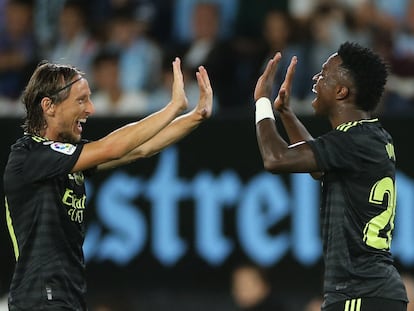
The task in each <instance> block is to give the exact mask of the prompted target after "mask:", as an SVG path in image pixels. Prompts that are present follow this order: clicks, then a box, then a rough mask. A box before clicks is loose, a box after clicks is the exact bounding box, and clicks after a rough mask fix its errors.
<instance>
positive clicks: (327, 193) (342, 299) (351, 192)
mask: <svg viewBox="0 0 414 311" xmlns="http://www.w3.org/2000/svg"><path fill="white" fill-rule="evenodd" d="M280 59H281V54H280V53H276V54H275V56H274V57H273V58H272V59H271V60H270V61H269V62H268V64H267V67H266V69H265V70H264V72H263V74H262V75H261V76H260V77H259V79H258V81H257V84H256V89H255V93H254V97H255V100H256V134H257V142H258V145H259V149H260V152H261V155H262V159H263V164H264V167H265V169H266V170H268V171H269V172H272V173H274V174H278V173H293V172H297V173H301V172H302V173H311V174H312V176H313V177H315V178H318V179H320V180H321V187H322V199H321V210H320V213H321V226H322V240H323V254H324V264H325V271H324V286H323V292H324V293H323V294H324V302H323V304H322V310H323V311H391V310H392V311H403V310H404V311H405V310H406V308H407V294H406V291H405V287H404V284H403V282H402V280H401V277H400V274H399V272H398V271H397V269H396V268H395V266H394V264H393V257H392V254H391V252H390V246H391V240H392V234H393V229H394V219H395V212H396V187H395V165H396V157H395V153H394V145H393V140H392V137H391V136H390V134H389V133H388V132H387V131H386V130H385V129H384V128H383V127H382V126H381V123H380V122H379V120H378V119H377V118H373V117H372V112H373V111H374V110H375V108H376V106H377V105H378V103H379V101H380V99H381V96H382V94H383V92H384V86H385V83H386V79H387V68H386V64H385V63H384V62H383V60H382V59H381V58H380V57H379V56H378V55H377V54H375V53H374V52H373V51H371V50H370V49H367V48H365V47H362V46H360V45H358V44H355V43H350V42H346V43H343V44H342V45H341V46H340V47H339V49H338V51H337V52H336V53H334V54H332V55H331V56H330V57H329V58H328V59H327V61H326V62H325V63H324V64H323V65H322V70H321V71H320V72H319V73H317V74H316V75H315V76H314V77H313V80H314V81H315V84H314V85H313V92H314V93H315V99H314V100H313V102H312V106H313V109H314V111H315V114H316V115H318V116H325V117H327V118H328V120H329V122H330V124H331V126H332V130H331V131H329V132H328V133H326V134H324V135H322V136H320V137H317V138H313V137H312V136H311V135H310V133H309V132H308V131H307V129H306V128H305V127H304V126H303V124H302V123H301V122H300V120H299V119H298V118H297V117H296V116H295V114H294V113H293V111H292V109H291V107H290V106H289V93H290V90H291V84H292V77H293V75H294V71H295V66H296V63H297V61H298V60H297V58H296V57H293V58H292V60H291V63H290V66H289V68H288V70H287V73H286V77H285V81H284V83H283V84H282V86H281V88H280V90H279V93H278V96H277V97H276V99H275V100H274V102H273V106H272V103H271V100H270V96H271V89H272V84H273V79H274V75H275V72H276V68H277V65H278V63H279V61H280ZM274 110H276V111H277V112H278V116H279V117H280V119H281V121H282V123H283V126H284V128H285V129H286V133H287V134H288V138H289V143H288V142H286V141H285V140H284V139H283V138H282V137H281V135H280V134H279V132H278V130H277V127H276V125H275V116H274Z"/></svg>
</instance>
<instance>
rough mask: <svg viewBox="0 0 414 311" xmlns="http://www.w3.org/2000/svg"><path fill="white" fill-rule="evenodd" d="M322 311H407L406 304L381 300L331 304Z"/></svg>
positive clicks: (368, 299)
mask: <svg viewBox="0 0 414 311" xmlns="http://www.w3.org/2000/svg"><path fill="white" fill-rule="evenodd" d="M322 310H323V311H407V303H406V302H404V301H401V300H392V299H383V298H355V299H348V300H345V301H341V302H337V303H334V304H331V305H329V306H327V307H325V308H322Z"/></svg>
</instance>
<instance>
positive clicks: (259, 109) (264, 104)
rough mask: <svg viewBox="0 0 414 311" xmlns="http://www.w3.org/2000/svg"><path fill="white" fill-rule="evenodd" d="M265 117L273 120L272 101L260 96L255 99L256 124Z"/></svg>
mask: <svg viewBox="0 0 414 311" xmlns="http://www.w3.org/2000/svg"><path fill="white" fill-rule="evenodd" d="M267 118H270V119H273V120H275V115H274V113H273V108H272V103H271V101H270V99H269V98H267V97H260V98H259V99H258V100H257V101H256V124H257V123H259V122H260V121H262V120H263V119H267Z"/></svg>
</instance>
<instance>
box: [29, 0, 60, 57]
mask: <svg viewBox="0 0 414 311" xmlns="http://www.w3.org/2000/svg"><path fill="white" fill-rule="evenodd" d="M33 2H34V12H33V15H34V16H33V19H34V21H33V22H34V23H33V28H34V34H35V37H36V41H37V45H38V47H39V55H46V53H47V52H48V51H49V50H50V49H51V48H52V46H53V44H54V41H55V40H56V38H57V37H58V36H59V16H60V13H61V11H62V9H63V6H64V4H65V2H66V0H53V1H50V0H33Z"/></svg>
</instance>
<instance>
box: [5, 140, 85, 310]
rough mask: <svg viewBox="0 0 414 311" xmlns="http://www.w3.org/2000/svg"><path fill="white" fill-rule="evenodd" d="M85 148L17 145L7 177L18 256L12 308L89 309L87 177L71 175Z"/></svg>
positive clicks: (11, 226) (46, 143) (56, 144)
mask: <svg viewBox="0 0 414 311" xmlns="http://www.w3.org/2000/svg"><path fill="white" fill-rule="evenodd" d="M82 148H83V143H80V144H77V145H72V144H69V143H60V142H53V141H49V140H46V139H44V138H41V137H37V136H32V135H25V136H24V137H22V138H20V139H19V140H18V141H17V142H16V143H15V144H14V145H13V146H12V147H11V152H10V155H9V159H8V162H7V165H6V169H5V173H4V190H5V195H6V198H5V200H6V202H5V203H6V213H7V223H8V228H9V232H10V236H11V240H12V243H13V247H14V253H15V257H16V266H15V272H14V275H13V279H12V283H11V287H10V292H9V304H10V305H11V306H14V307H17V308H18V309H19V310H20V309H22V310H40V309H42V310H60V308H62V309H64V310H79V311H81V310H86V304H85V298H84V295H85V292H86V284H85V265H84V259H83V252H82V244H83V241H84V235H85V227H84V212H85V201H86V195H85V186H84V175H83V173H82V172H77V173H71V170H72V168H73V167H74V165H75V163H76V161H77V159H78V158H79V155H80V153H81V150H82Z"/></svg>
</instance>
